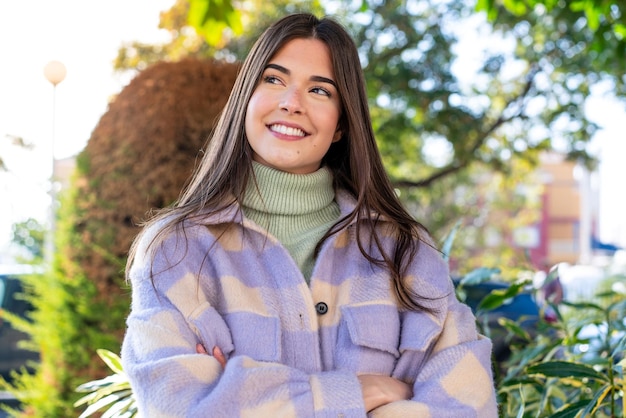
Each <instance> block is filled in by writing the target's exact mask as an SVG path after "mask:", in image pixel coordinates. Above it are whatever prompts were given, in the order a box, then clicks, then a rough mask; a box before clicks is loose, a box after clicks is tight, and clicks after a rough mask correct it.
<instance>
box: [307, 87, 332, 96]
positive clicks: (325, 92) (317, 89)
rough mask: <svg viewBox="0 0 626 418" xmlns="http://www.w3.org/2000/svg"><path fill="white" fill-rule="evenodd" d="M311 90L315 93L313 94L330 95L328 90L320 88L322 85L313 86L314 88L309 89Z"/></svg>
mask: <svg viewBox="0 0 626 418" xmlns="http://www.w3.org/2000/svg"><path fill="white" fill-rule="evenodd" d="M311 92H312V93H315V94H321V95H323V96H328V97H330V92H329V91H328V90H326V89H324V88H322V87H314V88H312V89H311Z"/></svg>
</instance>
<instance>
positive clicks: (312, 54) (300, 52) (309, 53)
mask: <svg viewBox="0 0 626 418" xmlns="http://www.w3.org/2000/svg"><path fill="white" fill-rule="evenodd" d="M268 63H278V64H281V65H283V66H285V67H286V68H287V69H289V70H302V71H308V72H310V73H312V74H315V75H321V76H325V77H329V78H334V77H333V64H332V58H331V55H330V50H329V49H328V45H326V44H325V43H324V42H322V41H320V40H319V39H316V38H297V39H292V40H290V41H288V42H287V43H286V44H284V45H283V46H282V47H281V48H280V49H279V50H278V51H276V53H275V54H274V55H273V56H272V57H271V58H270V59H269V61H268Z"/></svg>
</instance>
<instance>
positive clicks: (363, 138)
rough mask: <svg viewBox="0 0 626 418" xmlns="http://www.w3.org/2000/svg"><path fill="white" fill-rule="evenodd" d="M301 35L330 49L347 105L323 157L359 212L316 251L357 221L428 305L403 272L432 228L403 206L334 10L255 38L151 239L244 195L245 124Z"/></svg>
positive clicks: (289, 19) (293, 18)
mask: <svg viewBox="0 0 626 418" xmlns="http://www.w3.org/2000/svg"><path fill="white" fill-rule="evenodd" d="M300 38H305V39H308V38H314V39H318V40H320V41H322V42H324V43H325V44H326V45H327V46H328V49H329V51H330V54H331V60H332V63H333V70H334V76H335V82H336V83H337V88H338V90H339V96H340V97H341V104H342V113H341V118H340V121H339V124H340V129H341V133H342V138H341V140H340V141H337V142H335V143H333V144H332V145H331V147H330V149H329V151H328V153H327V154H326V156H325V157H324V160H323V162H322V164H324V165H326V166H328V167H329V168H330V169H331V170H332V172H333V175H334V182H335V188H336V189H343V190H345V191H347V192H348V193H349V194H351V195H352V196H353V197H354V198H355V200H356V202H357V203H356V208H355V209H354V211H353V212H352V213H350V214H348V215H347V216H346V217H344V218H342V219H340V220H339V221H338V222H337V223H336V224H335V225H334V226H333V227H332V228H331V229H330V230H329V231H328V232H327V233H326V234H325V236H324V237H323V238H322V240H321V241H320V242H319V243H318V245H317V248H316V251H318V250H319V248H320V246H321V243H322V242H323V241H324V240H325V239H327V238H328V237H330V236H331V235H333V234H335V233H337V232H338V231H340V230H341V229H343V228H345V227H346V226H347V225H348V224H349V223H351V222H353V221H355V220H356V222H357V225H358V228H356V230H357V242H358V245H359V248H360V251H361V253H362V254H363V256H364V257H366V258H367V259H368V260H369V261H370V262H372V263H375V264H377V265H379V266H382V267H385V268H386V269H387V270H388V271H389V272H390V274H391V276H392V281H393V286H394V289H395V293H396V296H397V298H398V301H399V303H400V305H401V306H403V307H405V308H407V309H412V310H419V309H424V308H423V307H422V306H421V304H420V303H419V301H420V300H421V298H420V296H419V295H417V294H415V293H414V292H412V291H411V289H410V288H409V286H408V284H407V283H405V282H404V280H403V276H404V273H405V271H406V268H407V266H408V265H409V264H410V263H411V262H412V260H413V258H414V256H415V254H416V252H417V246H418V245H419V242H420V241H421V236H420V231H425V229H423V226H422V225H420V224H419V223H418V222H417V221H415V220H414V219H413V218H412V217H411V216H410V215H409V213H408V212H407V211H406V210H405V209H404V207H403V206H402V204H401V203H400V201H399V199H398V197H397V196H396V194H395V192H394V189H393V187H392V186H391V183H390V181H389V178H388V177H387V174H386V172H385V170H384V167H383V164H382V160H381V158H380V154H379V151H378V147H377V145H376V140H375V137H374V132H373V130H372V122H371V118H370V112H369V107H368V102H367V94H366V90H365V80H364V76H363V71H362V69H361V65H360V61H359V56H358V52H357V48H356V45H355V44H354V41H353V40H352V38H351V37H350V35H349V34H348V33H347V31H346V30H345V29H344V28H343V26H341V25H340V24H339V23H337V22H336V21H334V20H333V19H331V18H328V17H326V18H323V19H318V18H317V17H315V16H314V15H311V14H308V13H299V14H293V15H289V16H286V17H284V18H282V19H280V20H278V21H277V22H276V23H274V24H273V25H272V26H270V27H269V28H268V29H267V30H266V31H265V32H264V33H263V34H262V35H261V37H260V38H259V39H258V40H257V41H256V43H255V44H254V46H253V47H252V49H251V51H250V53H249V54H248V56H247V58H246V60H245V61H244V63H243V65H242V67H241V69H240V72H239V75H238V77H237V80H236V81H235V85H234V87H233V89H232V92H231V94H230V97H229V99H228V102H227V103H226V106H225V107H224V110H223V112H222V114H221V116H220V119H219V121H218V123H217V126H216V129H215V131H214V134H213V136H212V138H211V139H210V141H209V143H208V148H207V151H206V154H205V155H204V157H203V158H202V161H201V162H200V165H199V166H198V168H197V169H196V171H195V173H194V175H193V177H192V178H191V181H190V183H189V184H188V185H187V187H186V188H185V189H184V190H183V192H182V194H181V196H180V199H179V200H178V201H177V202H176V203H175V204H174V205H173V206H172V207H169V208H166V209H164V210H162V211H160V212H159V213H158V215H157V216H156V217H154V218H153V219H152V220H151V221H150V223H152V222H156V221H158V220H162V221H164V224H163V225H162V229H161V230H160V233H159V234H157V236H156V238H155V240H154V241H152V243H151V245H153V246H154V245H155V243H158V242H160V240H161V239H163V237H165V236H166V235H167V233H168V232H171V231H173V230H174V229H175V228H178V227H180V226H181V224H182V222H183V221H184V220H185V219H188V218H190V217H193V216H194V215H197V214H198V213H200V212H202V211H203V210H206V208H210V210H212V211H220V210H224V209H226V208H228V207H229V206H231V205H232V204H235V202H239V201H241V199H242V196H243V194H244V191H245V188H246V184H247V182H248V180H249V179H250V178H251V176H252V174H251V166H252V151H251V148H250V145H249V144H248V141H247V138H246V133H245V129H244V120H245V113H246V108H247V104H248V101H249V100H250V97H251V96H252V93H253V92H254V89H255V88H256V86H257V84H258V83H259V80H260V78H261V75H262V73H263V70H264V68H265V66H266V64H267V63H268V62H269V61H270V59H271V58H272V57H273V56H274V55H275V54H276V53H277V52H278V51H279V50H280V48H282V47H283V46H284V45H285V44H286V43H288V42H289V41H291V40H293V39H300ZM373 213H376V214H378V215H373ZM379 217H382V218H385V221H386V222H387V221H388V222H391V224H392V225H393V229H394V232H395V235H394V237H395V239H396V245H395V249H394V251H393V254H387V253H386V252H385V251H384V250H383V246H382V243H381V241H380V238H381V237H379V236H378V234H376V224H377V222H378V220H379ZM366 236H367V242H368V244H367V245H366V244H365V242H366V238H365V237H366ZM370 238H373V243H374V244H375V245H376V247H377V249H378V252H379V253H380V254H382V258H376V257H373V256H372V255H371V251H370V250H368V249H367V248H366V247H367V246H369V243H370V241H369V239H370ZM136 242H137V241H135V244H133V247H132V248H131V252H130V254H129V258H128V263H127V272H128V270H129V267H130V265H131V264H132V261H133V259H134V257H135V255H136V252H137V249H136ZM153 248H154V247H153Z"/></svg>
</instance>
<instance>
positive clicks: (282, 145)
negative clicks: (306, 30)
mask: <svg viewBox="0 0 626 418" xmlns="http://www.w3.org/2000/svg"><path fill="white" fill-rule="evenodd" d="M334 80H335V77H334V74H333V66H332V62H331V58H330V53H329V51H328V47H327V46H326V44H324V43H323V42H321V41H319V40H317V39H294V40H292V41H289V42H288V43H287V44H285V45H284V46H283V47H282V48H281V49H279V50H278V52H277V53H276V54H275V55H274V56H273V57H272V58H271V59H270V60H269V63H268V64H267V66H266V67H265V69H264V71H263V75H262V76H261V81H260V82H259V84H258V85H257V86H256V88H255V90H254V92H253V93H252V97H251V98H250V101H249V102H248V107H247V110H246V120H245V129H246V136H247V137H248V142H249V143H250V147H251V148H252V151H253V156H252V158H253V159H254V160H255V161H257V162H259V163H261V164H264V165H266V166H269V167H272V168H275V169H278V170H281V171H286V172H289V173H294V174H306V173H312V172H314V171H316V170H317V169H318V168H319V167H320V164H321V161H322V158H323V157H324V155H325V154H326V152H327V151H328V148H330V145H331V143H333V142H335V141H338V140H339V138H340V137H341V132H339V130H338V126H339V117H340V114H341V100H340V98H339V92H338V91H337V87H336V84H335V81H334Z"/></svg>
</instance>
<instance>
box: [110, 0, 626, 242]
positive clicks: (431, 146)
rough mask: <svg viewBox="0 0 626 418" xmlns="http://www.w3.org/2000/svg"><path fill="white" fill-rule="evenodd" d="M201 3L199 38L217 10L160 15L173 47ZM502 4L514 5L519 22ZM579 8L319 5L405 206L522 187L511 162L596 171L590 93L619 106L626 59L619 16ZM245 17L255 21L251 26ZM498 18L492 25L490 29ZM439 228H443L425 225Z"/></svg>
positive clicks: (251, 32) (237, 55) (601, 8)
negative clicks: (351, 43) (494, 185)
mask: <svg viewBox="0 0 626 418" xmlns="http://www.w3.org/2000/svg"><path fill="white" fill-rule="evenodd" d="M199 3H206V4H208V9H203V10H205V12H206V13H204V14H203V15H202V16H203V18H204V20H203V19H198V18H197V16H196V19H195V20H193V19H192V20H191V22H192V24H193V25H194V26H195V27H196V28H200V31H202V33H204V31H205V30H206V29H207V28H206V27H204V25H205V24H207V23H208V22H210V21H211V19H218V18H219V16H220V14H219V13H218V12H217V11H216V10H217V9H216V8H215V6H214V5H212V4H213V3H210V4H209V3H207V1H206V0H191V1H189V0H179V1H178V2H177V3H176V5H175V7H174V8H173V9H172V10H170V11H169V12H167V13H165V14H164V15H163V17H164V19H163V20H162V25H163V24H164V23H168V24H169V25H170V26H169V29H170V31H171V33H172V34H174V36H173V37H172V42H171V44H170V45H181V43H184V42H183V40H182V39H183V38H184V39H185V41H188V40H189V37H190V36H191V35H189V34H190V33H194V34H195V35H194V36H196V38H194V39H195V41H198V38H197V36H198V33H199V32H194V31H193V30H191V28H190V26H189V25H190V23H189V22H190V20H189V19H187V18H186V16H190V14H189V13H187V12H188V11H189V10H191V9H190V7H196V8H199V6H198V4H199ZM503 3H506V4H507V5H514V4H518V6H517V8H515V9H514V11H515V13H512V12H511V11H510V10H509V9H510V8H509V9H506V8H504V7H502V6H501V4H503ZM522 3H523V4H526V6H524V7H523V8H522V7H521V6H519V4H522ZM194 4H195V6H190V5H194ZM223 4H226V3H223ZM582 4H583V2H582V1H578V2H555V1H547V0H546V1H543V2H541V1H538V0H535V1H526V2H522V1H521V0H520V1H507V2H499V1H492V2H487V1H481V2H479V3H478V4H474V3H472V2H467V1H464V0H446V1H433V0H413V1H408V2H406V1H398V0H392V1H386V2H378V1H362V2H347V1H340V2H336V3H332V4H331V3H322V5H321V7H322V9H323V10H324V11H330V12H332V14H333V15H335V16H336V17H338V18H339V19H340V20H341V21H342V22H344V23H345V24H346V25H347V26H348V27H349V28H350V30H351V31H352V33H353V35H354V38H355V40H356V42H357V45H358V46H359V50H360V52H361V58H362V64H363V67H364V71H365V73H366V79H367V81H368V86H367V87H368V92H369V95H370V102H371V109H372V114H373V119H374V124H375V128H376V133H377V138H378V140H379V145H380V148H381V152H382V154H383V158H384V160H385V164H386V167H387V168H388V171H389V173H390V175H391V176H392V177H393V179H394V181H395V184H396V185H397V187H398V188H399V189H401V190H403V191H404V192H403V193H404V196H410V197H412V198H417V199H418V200H419V201H420V202H422V204H423V206H426V207H437V208H440V205H438V204H437V203H436V202H437V201H450V198H449V196H448V197H446V196H444V193H447V192H449V191H450V190H452V189H451V186H454V185H457V186H458V187H462V186H464V185H470V184H471V183H472V182H474V181H475V178H476V177H477V176H480V175H481V174H477V173H475V172H478V173H483V172H484V173H501V174H502V175H503V176H508V177H511V176H519V177H520V178H521V177H522V176H523V175H524V172H517V173H514V172H513V170H512V167H516V166H520V165H516V164H515V163H514V161H515V160H520V161H526V162H528V163H530V165H529V166H526V172H528V171H531V170H532V167H533V164H535V163H536V161H537V158H538V155H539V154H540V153H541V152H542V151H545V150H554V149H556V150H558V151H561V152H564V153H566V154H567V155H568V157H569V158H570V159H574V160H577V161H581V162H583V163H585V164H586V165H588V166H589V167H593V166H594V164H595V162H596V161H595V158H594V156H593V155H590V154H589V152H588V150H587V145H588V143H589V142H590V140H591V138H592V137H593V135H594V134H595V132H596V130H597V128H598V127H597V126H596V125H595V123H594V122H593V121H591V120H589V119H588V117H587V115H586V114H585V110H584V109H585V105H586V101H587V99H588V97H589V96H590V92H591V91H592V89H593V88H594V87H596V86H598V85H600V84H601V83H608V84H610V85H611V86H613V88H612V90H613V91H614V92H615V93H616V94H617V95H618V96H623V95H624V92H625V91H624V79H623V78H621V74H623V73H624V70H625V64H624V60H625V58H624V55H623V54H622V53H620V51H624V49H625V48H624V40H623V36H622V35H621V28H622V26H621V25H622V24H623V21H624V15H623V13H621V10H622V7H623V6H610V7H609V6H607V5H606V4H607V3H606V2H603V1H600V0H598V1H595V2H594V1H586V2H585V3H584V4H586V5H593V6H594V7H595V8H590V6H585V7H582V6H581V5H582ZM310 5H312V7H313V8H314V10H315V11H318V14H322V13H320V12H319V10H320V5H318V4H316V3H307V2H302V3H296V4H295V6H293V5H292V6H291V8H289V7H288V5H283V4H278V5H277V6H275V5H266V4H263V3H260V2H247V3H245V6H246V7H245V9H244V8H243V7H242V8H241V9H240V10H234V11H233V13H234V14H233V15H231V17H230V18H229V19H231V20H232V19H235V18H238V19H241V21H243V22H245V23H246V24H245V25H244V30H243V33H242V36H240V37H233V36H232V32H228V31H227V30H226V31H225V30H224V29H223V28H222V29H220V31H221V33H222V37H219V42H220V43H219V46H220V48H219V49H218V48H216V47H215V43H214V42H215V40H216V39H218V37H216V36H212V37H209V38H208V41H206V40H205V41H204V42H197V43H196V42H191V43H190V44H191V45H194V48H193V49H192V50H191V51H190V52H189V53H190V54H213V56H219V57H224V58H227V59H230V60H232V59H241V58H243V56H244V55H245V51H247V48H248V46H249V44H250V42H251V40H252V39H254V38H255V36H256V34H258V30H259V28H260V27H262V26H265V22H267V21H268V18H270V17H271V18H272V19H273V17H274V16H277V15H280V14H282V13H284V12H289V11H295V10H297V9H298V8H306V6H310ZM546 5H548V6H549V7H548V6H546ZM531 6H532V7H531ZM510 7H513V6H510ZM212 10H213V12H215V14H213V12H212ZM229 10H230V9H229ZM477 10H478V12H477ZM483 10H488V11H489V14H487V13H485V12H483ZM493 10H495V11H497V14H495V15H494V13H493ZM592 11H598V12H597V13H596V14H595V15H593V16H596V17H598V18H597V19H595V20H589V18H588V17H587V16H588V15H590V14H591V13H592ZM186 13H187V14H186ZM250 15H254V17H255V19H252V20H250V18H249V16H250ZM167 16H169V18H167V19H165V17H167ZM172 16H176V18H173V17H172ZM494 16H495V17H497V19H495V20H488V19H487V17H491V18H494ZM609 18H610V19H613V20H611V22H609V23H610V24H609V23H606V22H608V21H609ZM246 19H248V20H246ZM224 22H226V20H225V21H224ZM250 22H253V23H256V22H260V23H259V25H254V24H253V25H250V24H248V23H250ZM261 23H263V24H262V25H261ZM181 25H182V26H181ZM209 26H211V25H209ZM472 32H479V33H481V37H480V39H488V40H489V43H485V44H484V45H482V46H480V45H474V46H472V49H473V50H474V51H476V53H477V54H480V65H476V66H475V68H471V66H472V65H473V63H472V62H470V63H469V65H468V62H467V61H463V60H464V59H465V58H464V53H463V52H464V51H460V50H459V48H460V46H461V45H464V44H463V43H462V41H463V38H464V37H466V36H467V35H468V34H471V33H472ZM209 41H210V42H209ZM212 42H213V43H212ZM187 43H189V42H187ZM242 45H243V46H242ZM167 48H168V46H162V47H160V50H161V51H166V50H167ZM153 52H154V51H153ZM178 52H180V50H179V51H178ZM140 55H141V54H136V56H137V57H139V56H140ZM164 56H165V55H161V58H164ZM153 58H154V56H153ZM173 59H175V57H173ZM118 63H119V64H121V62H118ZM459 66H462V67H461V69H459ZM460 76H462V77H460ZM431 150H435V151H431ZM441 150H443V152H441ZM446 178H447V179H448V180H447V181H444V179H446ZM437 183H438V184H437ZM444 183H445V186H444ZM426 188H428V190H424V189H426ZM438 190H440V191H441V192H439V191H438ZM419 195H422V196H421V197H420V196H419ZM463 206H464V203H463V202H460V206H459V205H458V204H457V206H456V208H454V207H448V208H447V209H448V211H449V213H450V214H451V215H453V214H455V213H460V212H461V210H462V209H463ZM424 215H425V216H424V218H423V219H427V220H429V226H430V227H431V229H434V230H446V229H447V228H449V227H450V226H451V224H452V223H454V222H455V221H456V219H454V216H447V217H446V218H447V219H441V216H438V214H437V213H434V212H431V213H427V214H424ZM436 219H441V222H438V221H432V222H430V220H436Z"/></svg>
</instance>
